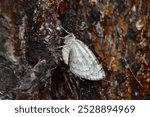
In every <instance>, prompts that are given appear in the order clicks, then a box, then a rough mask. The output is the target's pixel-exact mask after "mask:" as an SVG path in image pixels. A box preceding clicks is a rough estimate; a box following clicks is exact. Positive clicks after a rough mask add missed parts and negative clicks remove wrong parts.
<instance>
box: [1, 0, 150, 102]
mask: <svg viewBox="0 0 150 117" xmlns="http://www.w3.org/2000/svg"><path fill="white" fill-rule="evenodd" d="M149 14H150V0H1V1H0V99H4V100H5V99H10V100H13V99H15V100H20V99H34V100H35V99H53V100H54V99H57V100H58V99H82V100H85V99H90V100H94V99H98V100H103V99H107V100H108V99H117V100H120V99H150V16H149ZM58 27H63V28H64V29H65V30H66V31H68V32H71V33H73V34H74V35H75V36H76V37H77V38H78V39H79V40H81V41H83V42H84V43H85V44H86V45H88V47H89V48H90V49H91V50H92V51H93V53H94V54H95V55H96V57H97V59H98V60H99V62H100V63H101V64H102V65H103V67H104V70H105V72H106V78H105V79H103V80H100V81H88V80H84V79H81V78H79V77H77V76H75V75H74V74H72V73H71V72H70V71H69V68H68V66H67V65H65V64H64V62H63V61H62V55H61V54H62V53H61V48H59V49H57V47H59V46H62V45H63V44H64V43H63V41H64V40H63V39H62V37H64V36H65V35H66V32H65V31H63V30H58Z"/></svg>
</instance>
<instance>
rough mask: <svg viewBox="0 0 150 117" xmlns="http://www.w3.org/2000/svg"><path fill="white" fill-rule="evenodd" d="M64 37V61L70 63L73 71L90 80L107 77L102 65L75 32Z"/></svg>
mask: <svg viewBox="0 0 150 117" xmlns="http://www.w3.org/2000/svg"><path fill="white" fill-rule="evenodd" d="M64 39H65V41H64V43H65V46H64V47H63V48H62V57H63V60H64V63H65V64H67V65H68V64H69V68H70V70H71V72H72V73H74V74H75V75H76V76H79V77H81V78H85V79H88V80H101V79H103V78H104V77H105V72H104V70H103V68H102V65H101V64H99V62H98V60H97V59H96V57H95V55H94V54H93V52H92V51H91V50H90V49H89V48H88V47H87V46H86V45H85V44H84V43H83V42H81V41H80V40H78V39H75V36H74V34H73V33H69V34H68V35H67V36H65V37H64Z"/></svg>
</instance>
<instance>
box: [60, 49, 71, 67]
mask: <svg viewBox="0 0 150 117" xmlns="http://www.w3.org/2000/svg"><path fill="white" fill-rule="evenodd" d="M70 49H71V48H70V46H64V47H63V48H62V57H63V61H64V63H65V64H67V65H68V62H69V53H70Z"/></svg>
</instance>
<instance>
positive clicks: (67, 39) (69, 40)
mask: <svg viewBox="0 0 150 117" xmlns="http://www.w3.org/2000/svg"><path fill="white" fill-rule="evenodd" d="M64 39H65V41H64V43H65V44H72V43H73V42H74V41H75V36H74V34H73V33H70V34H68V35H67V36H65V37H64Z"/></svg>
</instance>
